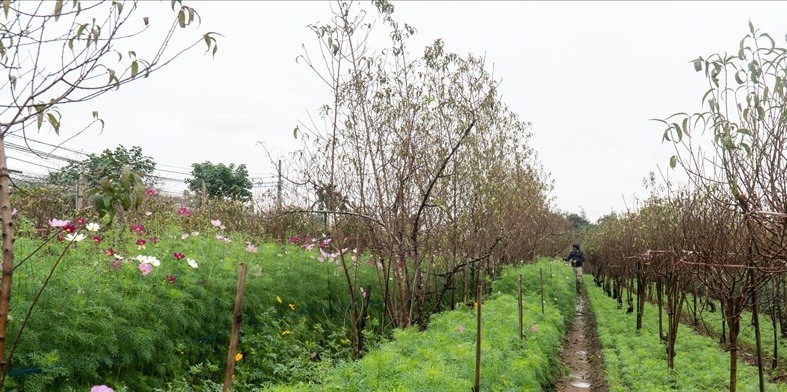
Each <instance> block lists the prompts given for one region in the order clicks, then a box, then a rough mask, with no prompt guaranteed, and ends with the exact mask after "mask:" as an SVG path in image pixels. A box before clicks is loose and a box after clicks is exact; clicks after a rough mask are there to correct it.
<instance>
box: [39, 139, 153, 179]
mask: <svg viewBox="0 0 787 392" xmlns="http://www.w3.org/2000/svg"><path fill="white" fill-rule="evenodd" d="M125 165H128V166H130V167H131V170H132V171H134V172H136V173H138V174H139V175H140V176H142V177H147V176H150V175H151V174H153V171H154V170H156V162H154V161H153V158H151V157H146V156H145V155H143V154H142V148H140V147H138V146H134V147H131V149H130V150H129V149H126V147H124V146H123V145H122V144H121V145H119V146H118V147H116V148H115V150H114V151H113V150H110V149H106V150H104V152H102V153H101V155H96V154H90V155H88V157H87V159H85V160H83V161H80V162H70V163H69V164H68V165H66V166H65V167H63V168H62V169H60V170H58V171H56V172H53V173H51V174H50V175H49V182H50V183H51V184H55V185H74V184H75V183H76V182H77V180H79V175H80V174H82V175H84V176H85V180H86V181H87V185H88V187H89V188H95V187H97V186H98V185H99V183H100V182H101V179H102V178H104V177H108V178H109V179H110V180H112V181H114V182H117V181H119V180H120V174H121V172H122V169H123V166H125ZM145 182H146V183H147V184H148V185H151V184H152V183H153V182H154V181H152V180H151V179H149V178H148V179H147V180H146V181H145Z"/></svg>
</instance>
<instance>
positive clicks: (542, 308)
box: [538, 268, 546, 316]
mask: <svg viewBox="0 0 787 392" xmlns="http://www.w3.org/2000/svg"><path fill="white" fill-rule="evenodd" d="M538 272H539V273H541V315H542V316H543V315H544V314H545V313H546V311H545V310H544V269H543V268H539V269H538Z"/></svg>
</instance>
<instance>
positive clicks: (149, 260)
mask: <svg viewBox="0 0 787 392" xmlns="http://www.w3.org/2000/svg"><path fill="white" fill-rule="evenodd" d="M134 260H137V261H139V262H140V263H141V264H150V265H152V266H154V267H158V266H160V265H161V261H160V260H159V259H157V258H156V257H154V256H145V255H139V256H137V257H135V258H134Z"/></svg>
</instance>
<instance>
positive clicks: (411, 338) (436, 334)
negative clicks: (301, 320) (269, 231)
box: [267, 261, 576, 392]
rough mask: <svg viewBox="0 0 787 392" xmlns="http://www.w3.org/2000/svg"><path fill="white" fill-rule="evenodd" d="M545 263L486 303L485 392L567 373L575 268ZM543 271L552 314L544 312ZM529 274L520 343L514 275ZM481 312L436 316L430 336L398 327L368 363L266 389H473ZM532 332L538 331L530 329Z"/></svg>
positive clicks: (498, 287) (499, 287)
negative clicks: (564, 348) (563, 355)
mask: <svg viewBox="0 0 787 392" xmlns="http://www.w3.org/2000/svg"><path fill="white" fill-rule="evenodd" d="M549 264H550V263H549V262H547V261H542V262H539V263H538V264H535V265H528V266H524V267H521V268H517V269H513V268H511V269H507V270H505V271H504V273H503V274H502V276H501V278H500V279H499V280H498V281H497V282H495V284H494V285H493V287H492V290H491V294H490V295H488V296H487V298H486V299H485V300H484V303H483V305H482V312H483V327H482V339H481V342H482V344H481V351H482V365H481V390H482V391H541V390H544V389H545V388H549V387H550V386H551V385H552V384H553V383H554V381H555V378H556V377H557V375H558V374H559V373H560V372H561V371H562V369H561V365H560V359H559V354H558V350H559V348H560V346H561V344H562V340H563V338H564V336H565V333H566V327H567V326H568V325H569V323H570V321H571V319H572V318H573V315H574V301H575V296H576V294H575V291H574V286H573V275H572V274H573V270H571V269H570V268H568V267H566V266H564V265H562V264H560V263H554V264H553V265H552V269H551V271H552V272H553V273H554V276H549V274H548V271H550V269H549ZM540 269H543V270H544V271H546V272H547V273H546V274H545V279H544V284H545V300H546V301H545V302H546V306H545V308H546V312H545V314H544V315H542V314H541V294H540V283H539V281H540ZM519 273H521V274H522V275H523V286H524V289H523V297H524V301H523V302H524V315H525V316H524V325H525V330H526V333H525V338H524V340H522V341H520V340H519V338H518V320H517V314H518V310H517V303H516V277H517V275H518V274H519ZM475 317H476V316H475V309H471V308H464V309H458V310H455V311H450V312H444V313H441V314H438V315H435V316H433V317H432V320H431V322H430V324H429V327H428V329H427V330H425V331H421V332H419V331H417V330H415V329H405V330H397V331H396V333H395V335H394V339H393V341H391V342H389V343H385V344H383V345H382V346H380V347H379V348H377V349H375V350H373V351H371V352H370V353H369V354H367V355H366V356H365V357H364V358H363V359H361V360H359V361H356V362H352V363H347V364H345V365H343V366H340V367H338V368H336V369H330V370H328V371H327V373H326V374H325V375H324V377H323V379H322V380H321V382H320V383H311V384H307V383H300V384H294V385H293V384H291V385H287V386H284V385H282V386H277V387H274V388H270V389H267V390H268V391H280V392H281V391H380V390H385V391H448V390H470V389H471V388H472V386H473V381H474V375H475V373H474V366H475V336H476V327H475V326H476V324H475V323H476V322H475ZM531 328H532V329H531Z"/></svg>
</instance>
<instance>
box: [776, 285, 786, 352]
mask: <svg viewBox="0 0 787 392" xmlns="http://www.w3.org/2000/svg"><path fill="white" fill-rule="evenodd" d="M776 287H777V289H776V292H777V293H778V294H777V297H778V298H779V301H778V302H779V329H780V330H781V334H782V338H787V312H785V311H784V309H783V308H782V306H784V303H785V302H784V301H782V300H781V299H782V298H784V297H787V284H784V281H782V279H779V280H778V281H777V283H776Z"/></svg>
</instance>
